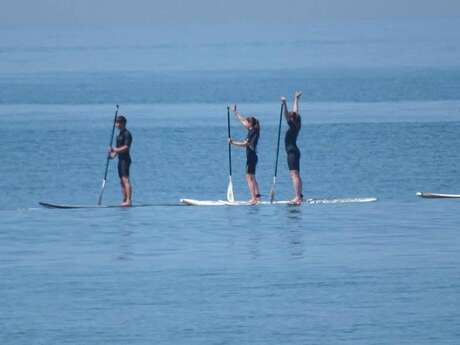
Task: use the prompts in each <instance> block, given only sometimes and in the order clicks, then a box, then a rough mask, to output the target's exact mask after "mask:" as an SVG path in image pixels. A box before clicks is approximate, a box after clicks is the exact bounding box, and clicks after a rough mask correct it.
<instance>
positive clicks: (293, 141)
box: [284, 115, 302, 171]
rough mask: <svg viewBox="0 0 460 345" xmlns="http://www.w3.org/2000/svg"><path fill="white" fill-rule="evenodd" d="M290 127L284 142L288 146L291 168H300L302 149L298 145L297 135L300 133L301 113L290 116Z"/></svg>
mask: <svg viewBox="0 0 460 345" xmlns="http://www.w3.org/2000/svg"><path fill="white" fill-rule="evenodd" d="M287 123H288V125H289V129H288V130H287V131H286V136H285V137H284V143H285V146H286V154H287V163H288V167H289V170H297V171H299V170H300V150H299V148H298V147H297V136H298V135H299V131H300V128H301V126H302V121H301V119H300V115H297V116H295V117H293V116H291V117H289V118H288V120H287Z"/></svg>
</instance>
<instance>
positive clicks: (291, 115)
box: [288, 111, 299, 122]
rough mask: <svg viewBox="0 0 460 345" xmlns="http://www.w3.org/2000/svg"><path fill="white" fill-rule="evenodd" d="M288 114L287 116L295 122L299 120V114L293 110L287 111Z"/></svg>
mask: <svg viewBox="0 0 460 345" xmlns="http://www.w3.org/2000/svg"><path fill="white" fill-rule="evenodd" d="M288 116H289V118H291V119H292V120H293V121H295V122H297V121H298V120H299V114H298V113H296V112H295V111H290V112H288Z"/></svg>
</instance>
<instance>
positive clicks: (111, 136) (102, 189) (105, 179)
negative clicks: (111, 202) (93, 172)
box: [97, 104, 119, 205]
mask: <svg viewBox="0 0 460 345" xmlns="http://www.w3.org/2000/svg"><path fill="white" fill-rule="evenodd" d="M118 108H119V106H118V104H117V110H116V111H115V116H114V118H113V125H112V133H111V134H110V142H109V146H110V147H112V145H113V135H114V134H115V125H116V123H117V116H118ZM109 163H110V154H108V155H107V160H106V162H105V172H104V179H103V180H102V188H101V192H100V194H99V199H98V201H97V204H98V205H100V204H101V203H102V195H103V193H104V188H105V181H107V173H108V171H109Z"/></svg>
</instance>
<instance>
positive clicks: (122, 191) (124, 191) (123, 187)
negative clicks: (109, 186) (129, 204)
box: [120, 177, 127, 203]
mask: <svg viewBox="0 0 460 345" xmlns="http://www.w3.org/2000/svg"><path fill="white" fill-rule="evenodd" d="M120 186H121V195H123V201H122V203H123V202H126V199H127V194H126V188H125V183H124V181H123V178H122V177H120Z"/></svg>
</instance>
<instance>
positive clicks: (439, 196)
mask: <svg viewBox="0 0 460 345" xmlns="http://www.w3.org/2000/svg"><path fill="white" fill-rule="evenodd" d="M416 195H417V196H419V197H421V198H425V199H460V194H442V193H429V192H417V194H416Z"/></svg>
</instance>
